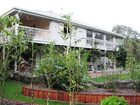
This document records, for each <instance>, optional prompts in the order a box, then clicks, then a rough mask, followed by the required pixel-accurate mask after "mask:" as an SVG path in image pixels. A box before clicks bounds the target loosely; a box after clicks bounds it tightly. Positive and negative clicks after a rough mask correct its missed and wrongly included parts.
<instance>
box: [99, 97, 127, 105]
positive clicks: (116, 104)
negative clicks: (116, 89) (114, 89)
mask: <svg viewBox="0 0 140 105" xmlns="http://www.w3.org/2000/svg"><path fill="white" fill-rule="evenodd" d="M101 105H128V103H127V101H126V100H125V99H124V98H123V97H117V96H111V97H107V98H105V99H103V100H102V101H101Z"/></svg>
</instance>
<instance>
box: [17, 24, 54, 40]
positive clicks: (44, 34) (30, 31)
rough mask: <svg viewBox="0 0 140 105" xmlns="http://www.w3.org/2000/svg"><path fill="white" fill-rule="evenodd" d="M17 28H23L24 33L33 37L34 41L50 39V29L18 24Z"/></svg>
mask: <svg viewBox="0 0 140 105" xmlns="http://www.w3.org/2000/svg"><path fill="white" fill-rule="evenodd" d="M19 29H22V30H24V31H25V35H27V36H29V37H31V38H33V40H34V41H39V42H45V41H50V39H51V35H50V34H51V31H50V30H45V29H40V28H34V27H28V26H19Z"/></svg>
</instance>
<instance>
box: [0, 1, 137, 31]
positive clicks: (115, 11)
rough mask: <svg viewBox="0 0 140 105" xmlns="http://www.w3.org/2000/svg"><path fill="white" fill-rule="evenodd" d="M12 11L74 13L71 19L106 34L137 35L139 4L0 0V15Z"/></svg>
mask: <svg viewBox="0 0 140 105" xmlns="http://www.w3.org/2000/svg"><path fill="white" fill-rule="evenodd" d="M13 7H18V8H22V9H27V10H40V11H53V12H55V13H61V14H65V13H73V16H72V18H73V19H75V20H78V21H81V22H84V23H87V24H90V25H92V26H94V27H97V28H101V29H104V30H107V31H111V30H112V27H113V26H114V25H126V26H129V27H132V28H133V29H134V30H137V31H138V32H140V12H139V11H140V0H0V15H2V14H3V13H5V12H6V11H8V10H9V9H11V8H13Z"/></svg>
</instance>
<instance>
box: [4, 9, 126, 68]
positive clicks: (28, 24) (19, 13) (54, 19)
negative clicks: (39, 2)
mask: <svg viewBox="0 0 140 105" xmlns="http://www.w3.org/2000/svg"><path fill="white" fill-rule="evenodd" d="M6 15H15V16H16V17H17V18H18V19H20V21H21V23H22V25H19V24H17V25H16V26H15V27H16V28H15V29H16V32H18V29H20V28H24V29H25V31H26V35H32V38H33V41H34V43H36V44H48V43H49V42H50V41H54V42H55V44H56V45H57V46H65V45H66V43H65V42H64V40H63V39H62V37H61V35H60V33H59V32H60V30H61V29H62V28H63V27H64V20H63V19H62V18H61V16H59V15H56V14H54V13H52V12H43V11H30V10H25V9H20V8H13V9H11V10H9V11H8V12H6V13H5V14H3V15H2V16H6ZM72 23H73V25H74V26H75V27H76V28H77V30H76V35H75V36H74V38H73V39H72V41H73V43H72V46H74V40H78V39H81V41H80V42H79V43H77V44H76V45H75V47H77V48H79V47H80V48H84V49H93V48H96V49H99V50H101V51H104V52H108V51H114V50H115V49H116V48H117V47H118V46H119V45H120V44H121V43H122V39H123V38H124V36H123V35H119V34H116V33H113V32H108V31H105V30H102V29H99V28H95V27H93V26H91V25H87V24H84V23H82V22H79V21H74V20H73V21H72ZM39 56H40V55H39V54H36V59H39V58H40V57H39ZM98 61H99V62H103V63H104V65H106V62H107V61H108V59H107V58H106V57H102V58H101V59H100V60H98ZM36 65H37V64H36ZM89 65H90V68H91V69H92V70H93V69H94V67H93V63H92V61H90V63H89ZM15 70H16V69H15Z"/></svg>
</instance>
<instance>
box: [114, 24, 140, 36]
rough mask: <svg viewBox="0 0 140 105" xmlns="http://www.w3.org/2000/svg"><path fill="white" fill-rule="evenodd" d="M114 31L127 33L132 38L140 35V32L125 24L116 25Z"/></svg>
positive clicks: (122, 33)
mask: <svg viewBox="0 0 140 105" xmlns="http://www.w3.org/2000/svg"><path fill="white" fill-rule="evenodd" d="M112 31H113V32H115V33H117V34H121V35H125V36H127V37H130V38H135V37H139V36H140V33H139V32H137V31H135V30H133V29H132V28H131V27H128V26H124V25H115V26H114V27H113V29H112Z"/></svg>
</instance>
